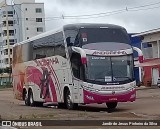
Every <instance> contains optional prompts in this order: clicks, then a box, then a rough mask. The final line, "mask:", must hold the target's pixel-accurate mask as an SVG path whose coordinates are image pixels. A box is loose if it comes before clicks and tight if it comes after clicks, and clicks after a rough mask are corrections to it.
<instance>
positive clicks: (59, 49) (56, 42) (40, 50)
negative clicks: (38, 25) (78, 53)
mask: <svg viewBox="0 0 160 129" xmlns="http://www.w3.org/2000/svg"><path fill="white" fill-rule="evenodd" d="M32 43H33V59H40V58H45V57H50V56H54V55H60V56H63V57H65V55H66V54H65V46H64V40H63V33H62V32H59V33H56V34H53V35H50V36H47V37H44V38H41V39H37V40H35V41H33V42H32Z"/></svg>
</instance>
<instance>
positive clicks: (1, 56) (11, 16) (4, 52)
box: [0, 0, 45, 68]
mask: <svg viewBox="0 0 160 129" xmlns="http://www.w3.org/2000/svg"><path fill="white" fill-rule="evenodd" d="M11 1H12V0H11ZM0 6H1V7H0V68H6V67H9V66H10V64H11V63H12V47H13V45H14V44H15V43H17V42H21V41H23V40H26V39H29V38H31V37H33V36H35V35H38V34H40V33H42V32H44V31H45V14H44V3H35V0H14V2H13V3H12V4H5V1H3V2H2V3H1V4H0ZM7 15H8V16H7ZM7 21H8V24H7ZM9 58H10V60H9Z"/></svg>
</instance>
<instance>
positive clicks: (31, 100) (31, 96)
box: [29, 93, 33, 104]
mask: <svg viewBox="0 0 160 129" xmlns="http://www.w3.org/2000/svg"><path fill="white" fill-rule="evenodd" d="M29 99H30V103H31V104H33V95H32V93H31V94H30V98H29Z"/></svg>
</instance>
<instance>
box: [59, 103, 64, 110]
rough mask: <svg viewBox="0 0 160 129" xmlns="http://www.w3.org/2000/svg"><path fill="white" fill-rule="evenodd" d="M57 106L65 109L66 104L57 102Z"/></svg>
mask: <svg viewBox="0 0 160 129" xmlns="http://www.w3.org/2000/svg"><path fill="white" fill-rule="evenodd" d="M58 108H60V109H65V108H66V104H65V103H58Z"/></svg>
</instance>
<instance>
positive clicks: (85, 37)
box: [80, 28, 130, 45]
mask: <svg viewBox="0 0 160 129" xmlns="http://www.w3.org/2000/svg"><path fill="white" fill-rule="evenodd" d="M80 32H81V42H82V45H84V44H88V43H98V42H117V43H127V44H129V43H130V40H129V37H128V34H127V32H126V30H125V29H119V28H118V29H114V28H84V29H81V30H80Z"/></svg>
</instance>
